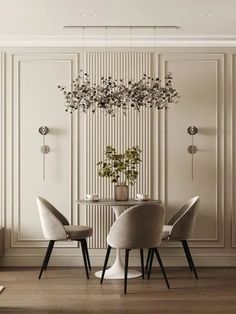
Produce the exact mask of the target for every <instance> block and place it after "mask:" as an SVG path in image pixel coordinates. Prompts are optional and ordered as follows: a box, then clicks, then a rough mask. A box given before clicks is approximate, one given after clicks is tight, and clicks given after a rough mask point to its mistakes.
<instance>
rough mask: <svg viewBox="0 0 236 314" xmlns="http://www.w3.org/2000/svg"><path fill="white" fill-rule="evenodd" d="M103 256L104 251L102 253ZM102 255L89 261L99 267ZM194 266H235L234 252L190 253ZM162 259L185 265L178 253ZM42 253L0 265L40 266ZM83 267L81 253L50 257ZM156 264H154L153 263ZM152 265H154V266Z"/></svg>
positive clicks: (133, 262) (134, 262)
mask: <svg viewBox="0 0 236 314" xmlns="http://www.w3.org/2000/svg"><path fill="white" fill-rule="evenodd" d="M104 256H105V253H104ZM104 256H103V255H102V256H101V255H96V256H95V255H93V256H92V255H91V256H90V258H91V263H92V265H93V266H95V267H101V268H102V266H103V264H104ZM192 256H193V259H194V263H195V265H196V267H235V265H236V254H224V253H222V254H197V253H196V254H194V253H193V254H192ZM161 257H162V261H163V264H164V265H165V267H169V266H170V267H187V261H186V257H185V256H184V255H183V254H182V253H180V254H165V253H161ZM42 260H43V255H42V254H28V255H21V254H19V255H15V256H10V255H5V256H4V257H2V258H1V259H0V265H1V266H6V267H21V266H22V267H26V266H29V267H32V266H34V267H40V266H41V265H42ZM113 262H114V255H113V256H112V255H111V258H110V260H109V263H108V265H109V266H111V265H112V263H113ZM55 266H56V267H83V260H82V256H81V254H73V255H65V254H60V255H55V254H53V255H52V257H51V259H50V265H49V272H50V267H55ZM155 266H156V264H155ZM155 266H154V267H155ZM130 267H140V257H139V256H138V255H137V256H131V257H130Z"/></svg>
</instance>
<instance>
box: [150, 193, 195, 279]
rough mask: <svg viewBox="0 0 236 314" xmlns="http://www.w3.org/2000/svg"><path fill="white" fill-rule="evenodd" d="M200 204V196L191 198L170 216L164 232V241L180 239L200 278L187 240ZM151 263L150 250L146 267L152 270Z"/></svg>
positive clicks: (190, 265)
mask: <svg viewBox="0 0 236 314" xmlns="http://www.w3.org/2000/svg"><path fill="white" fill-rule="evenodd" d="M198 206H199V196H195V197H193V198H191V199H190V200H189V201H188V202H187V203H186V204H185V205H184V206H183V207H182V208H181V209H180V210H179V211H178V212H177V213H176V214H175V215H174V216H172V217H171V218H170V220H169V221H168V223H167V225H164V226H163V234H162V240H163V241H180V242H181V243H182V245H183V248H184V252H185V255H186V258H187V261H188V264H189V268H190V270H191V271H193V272H194V275H195V277H196V279H198V274H197V271H196V268H195V266H194V263H193V259H192V256H191V252H190V249H189V246H188V241H187V240H189V239H191V237H192V233H193V229H194V225H195V221H196V217H197V209H198ZM149 264H150V265H149ZM151 264H152V253H151V251H150V250H149V252H148V258H147V264H146V269H148V267H149V270H150V268H151Z"/></svg>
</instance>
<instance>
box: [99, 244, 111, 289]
mask: <svg viewBox="0 0 236 314" xmlns="http://www.w3.org/2000/svg"><path fill="white" fill-rule="evenodd" d="M110 252H111V247H110V245H108V247H107V253H106V257H105V261H104V266H103V270H102V277H101V280H100V283H101V284H102V282H103V278H104V275H105V271H106V268H107V262H108V259H109V256H110Z"/></svg>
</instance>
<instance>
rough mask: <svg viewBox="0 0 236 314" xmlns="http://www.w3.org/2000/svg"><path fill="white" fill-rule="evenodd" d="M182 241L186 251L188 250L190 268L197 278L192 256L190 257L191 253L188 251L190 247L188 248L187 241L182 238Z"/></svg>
mask: <svg viewBox="0 0 236 314" xmlns="http://www.w3.org/2000/svg"><path fill="white" fill-rule="evenodd" d="M184 242H185V247H186V250H187V252H188V256H189V260H190V263H191V265H192V269H193V272H194V275H195V278H196V279H198V274H197V271H196V268H195V265H194V263H193V258H192V255H191V252H190V249H189V246H188V242H187V241H186V240H184Z"/></svg>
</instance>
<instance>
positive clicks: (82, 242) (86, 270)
mask: <svg viewBox="0 0 236 314" xmlns="http://www.w3.org/2000/svg"><path fill="white" fill-rule="evenodd" d="M84 241H86V240H85V239H81V240H80V243H81V249H82V254H83V259H84V268H85V272H86V276H87V279H89V272H88V265H87V259H86V248H85V243H84Z"/></svg>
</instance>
